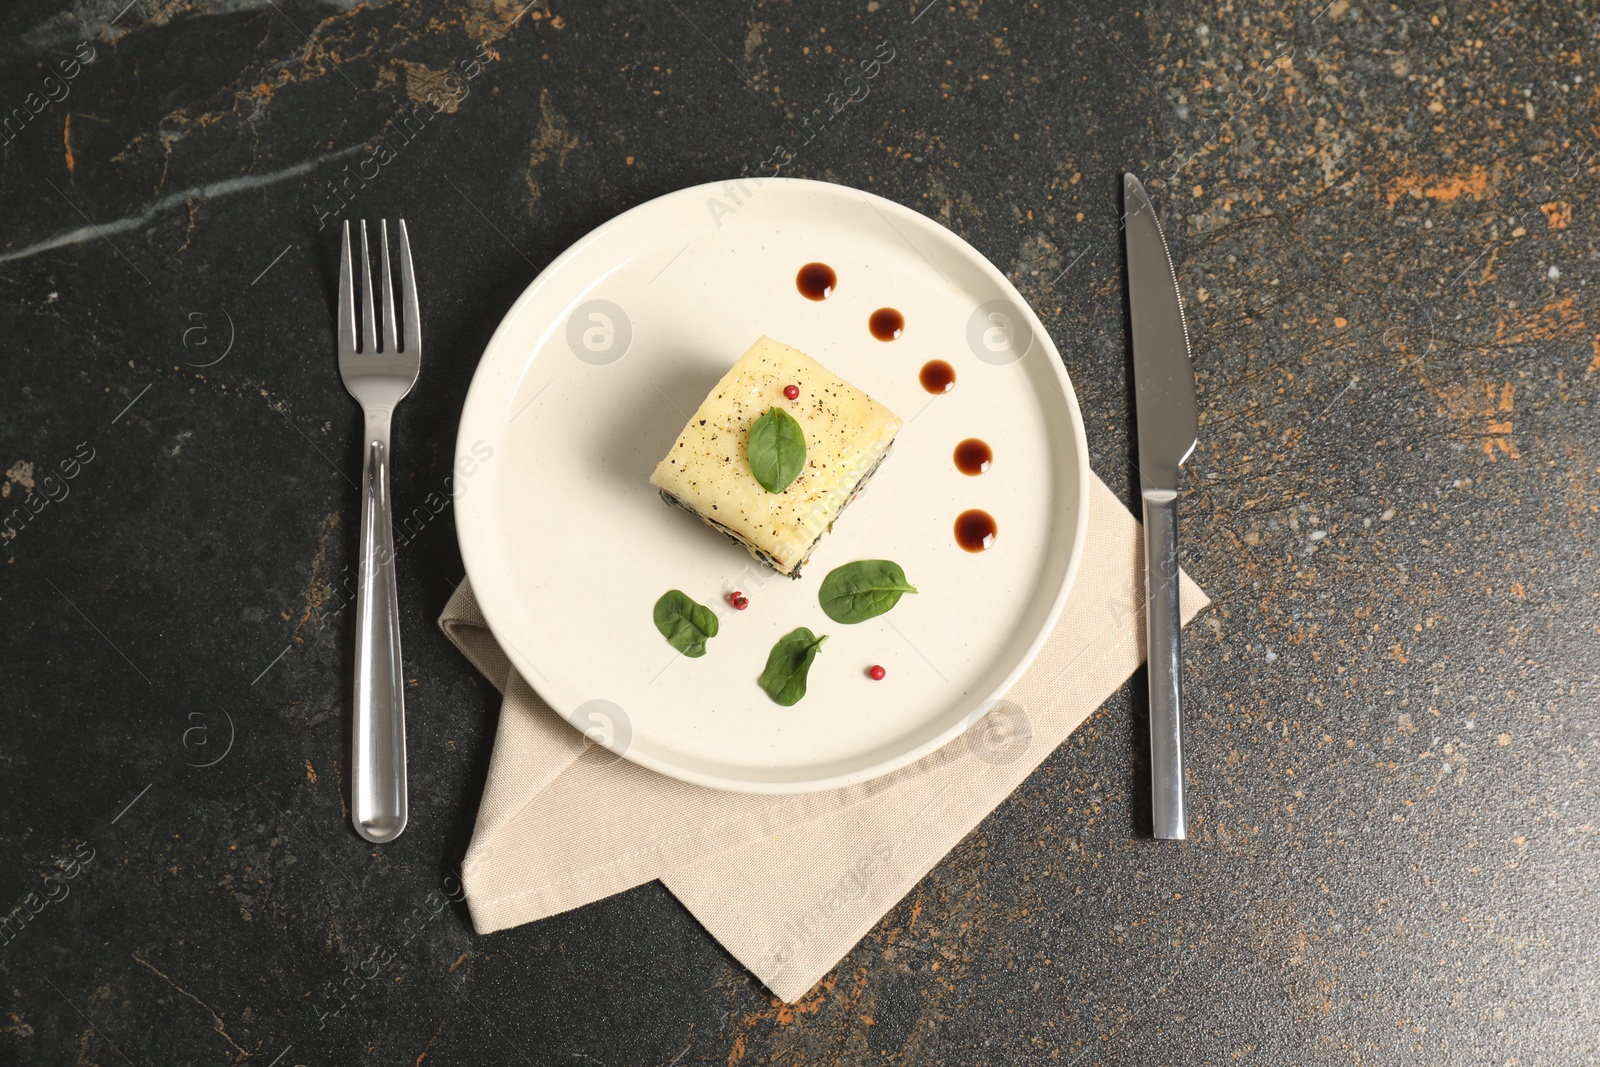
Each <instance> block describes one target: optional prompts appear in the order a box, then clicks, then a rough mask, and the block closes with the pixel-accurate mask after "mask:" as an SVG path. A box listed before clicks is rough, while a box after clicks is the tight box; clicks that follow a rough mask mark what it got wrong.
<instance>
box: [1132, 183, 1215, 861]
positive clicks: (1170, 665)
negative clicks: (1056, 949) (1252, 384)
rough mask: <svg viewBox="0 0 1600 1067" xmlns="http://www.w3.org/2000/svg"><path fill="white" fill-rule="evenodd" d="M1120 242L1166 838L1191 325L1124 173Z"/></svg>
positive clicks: (1176, 817)
mask: <svg viewBox="0 0 1600 1067" xmlns="http://www.w3.org/2000/svg"><path fill="white" fill-rule="evenodd" d="M1122 201H1123V242H1124V246H1125V249H1126V252H1127V257H1128V308H1129V311H1130V318H1131V320H1132V323H1133V376H1134V405H1135V422H1136V425H1137V428H1138V438H1139V495H1140V497H1141V500H1142V502H1143V504H1144V534H1145V626H1146V633H1147V636H1148V638H1149V644H1148V647H1149V664H1150V669H1149V676H1150V788H1151V801H1150V810H1151V821H1152V825H1153V829H1154V833H1155V836H1156V837H1157V838H1158V839H1161V840H1172V841H1181V840H1183V839H1184V838H1185V837H1186V836H1188V829H1187V818H1186V815H1185V810H1184V797H1183V715H1182V708H1183V652H1182V632H1183V620H1182V616H1181V614H1180V610H1179V604H1178V483H1179V476H1180V471H1181V468H1182V467H1183V464H1184V462H1185V461H1186V460H1187V459H1188V458H1189V455H1190V453H1192V452H1193V451H1194V447H1195V444H1196V442H1197V440H1198V437H1199V422H1200V415H1199V403H1198V401H1197V400H1196V397H1195V385H1194V364H1193V363H1192V361H1191V359H1190V354H1189V326H1188V323H1187V322H1186V321H1185V320H1184V315H1183V299H1182V297H1181V296H1180V295H1179V292H1178V279H1177V275H1176V272H1174V271H1173V269H1172V256H1171V254H1170V253H1169V252H1168V251H1167V241H1166V238H1165V237H1164V236H1162V233H1161V223H1160V220H1159V219H1158V218H1157V217H1156V210H1155V206H1154V205H1153V204H1151V203H1150V197H1149V195H1148V194H1147V193H1146V192H1145V190H1144V186H1143V185H1142V184H1140V182H1139V179H1138V178H1136V177H1134V176H1133V175H1132V174H1125V175H1123V181H1122Z"/></svg>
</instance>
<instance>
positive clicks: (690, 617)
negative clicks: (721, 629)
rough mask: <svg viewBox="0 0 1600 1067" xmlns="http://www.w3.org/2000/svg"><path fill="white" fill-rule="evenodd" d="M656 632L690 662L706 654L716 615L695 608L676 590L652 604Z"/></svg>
mask: <svg viewBox="0 0 1600 1067" xmlns="http://www.w3.org/2000/svg"><path fill="white" fill-rule="evenodd" d="M655 619H656V629H658V630H660V631H661V636H662V637H665V638H666V639H667V643H668V644H669V645H671V646H672V647H673V648H675V649H677V650H678V651H679V652H682V653H683V654H684V655H685V656H688V657H690V658H691V659H694V658H698V657H700V656H703V655H705V654H706V641H707V640H708V639H709V638H713V637H715V636H717V613H716V612H714V611H712V610H711V609H710V608H708V607H706V606H705V605H703V604H696V603H695V602H694V601H693V600H690V599H689V597H688V596H687V595H686V594H685V593H684V592H683V591H682V590H680V589H673V590H671V591H670V592H667V593H665V594H663V595H662V597H661V599H660V600H658V601H656V610H655Z"/></svg>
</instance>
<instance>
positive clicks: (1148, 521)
mask: <svg viewBox="0 0 1600 1067" xmlns="http://www.w3.org/2000/svg"><path fill="white" fill-rule="evenodd" d="M1141 496H1142V497H1143V499H1144V580H1145V627H1146V634H1147V635H1148V648H1149V661H1150V672H1149V674H1150V812H1151V817H1152V818H1151V821H1152V823H1153V825H1154V830H1155V836H1156V839H1157V840H1162V841H1182V840H1183V839H1184V838H1185V837H1187V836H1188V833H1187V825H1186V819H1185V817H1184V810H1183V719H1182V706H1183V647H1182V641H1183V617H1182V616H1181V615H1180V613H1179V608H1178V494H1177V493H1175V492H1173V491H1172V490H1170V489H1149V488H1147V489H1145V490H1144V491H1143V492H1142V494H1141Z"/></svg>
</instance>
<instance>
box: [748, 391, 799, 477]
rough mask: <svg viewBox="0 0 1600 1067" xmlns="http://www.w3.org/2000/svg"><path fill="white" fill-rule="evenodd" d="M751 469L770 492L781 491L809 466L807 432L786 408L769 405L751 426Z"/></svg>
mask: <svg viewBox="0 0 1600 1067" xmlns="http://www.w3.org/2000/svg"><path fill="white" fill-rule="evenodd" d="M744 451H745V455H746V456H748V457H749V459H750V471H751V473H753V474H754V475H755V476H756V481H758V482H760V483H761V488H763V489H765V490H766V491H767V492H769V493H781V492H783V491H784V490H785V489H787V488H789V484H790V483H791V482H793V481H794V480H795V479H796V478H798V477H800V472H801V471H803V470H805V466H806V434H805V431H804V430H802V429H801V428H800V424H799V423H798V422H795V421H794V417H793V416H791V415H790V414H789V413H788V412H787V411H784V410H783V409H782V408H768V409H767V413H766V414H765V415H763V416H761V417H760V418H759V419H757V420H756V421H755V423H754V424H753V425H752V426H751V427H750V440H749V441H748V442H747V443H746V444H745V449H744Z"/></svg>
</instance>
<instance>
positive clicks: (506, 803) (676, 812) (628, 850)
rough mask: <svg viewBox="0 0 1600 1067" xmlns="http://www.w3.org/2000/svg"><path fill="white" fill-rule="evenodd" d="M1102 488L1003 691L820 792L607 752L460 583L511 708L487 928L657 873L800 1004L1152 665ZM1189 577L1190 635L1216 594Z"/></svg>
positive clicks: (1136, 538)
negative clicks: (710, 775)
mask: <svg viewBox="0 0 1600 1067" xmlns="http://www.w3.org/2000/svg"><path fill="white" fill-rule="evenodd" d="M1091 481H1092V483H1093V484H1092V486H1091V489H1090V494H1089V536H1088V540H1087V544H1086V545H1085V549H1084V556H1083V560H1082V562H1081V564H1080V566H1079V569H1078V575H1077V580H1076V581H1075V583H1074V584H1073V588H1072V593H1071V595H1070V596H1069V598H1068V600H1067V604H1066V607H1065V609H1064V610H1063V611H1062V614H1061V617H1060V619H1059V620H1058V621H1057V622H1056V626H1055V629H1054V630H1053V631H1052V633H1051V636H1050V639H1049V641H1048V642H1047V643H1046V645H1045V647H1044V649H1043V651H1041V652H1040V654H1039V656H1038V658H1037V659H1036V660H1035V661H1034V662H1033V664H1032V665H1031V666H1030V667H1029V668H1028V670H1027V671H1026V672H1025V673H1024V674H1023V675H1022V677H1021V679H1020V680H1019V681H1018V682H1017V684H1016V685H1015V686H1014V687H1013V688H1012V689H1011V691H1010V692H1008V693H1007V694H1006V695H1005V697H1004V698H1003V699H1001V700H1000V701H999V702H997V703H996V704H995V705H994V706H993V707H992V708H991V709H990V710H989V711H988V713H987V714H986V715H985V716H984V717H983V718H982V719H980V720H978V721H977V722H975V723H974V724H973V726H972V727H971V728H970V729H968V730H967V731H966V732H965V733H964V734H962V735H961V736H960V737H958V738H956V739H955V740H954V741H952V742H950V743H949V744H947V745H945V746H944V747H943V748H941V749H939V750H938V751H936V752H934V753H932V754H931V755H929V756H926V757H924V758H923V759H921V760H919V761H917V762H916V763H914V764H911V765H910V766H908V767H904V768H902V769H900V770H898V771H895V772H893V773H891V774H887V775H884V776H882V777H880V778H875V779H873V780H872V781H869V782H863V783H860V784H858V785H853V786H849V787H846V788H843V789H835V790H830V791H827V792H822V793H803V794H797V795H792V796H769V795H764V794H750V793H729V792H724V791H721V790H716V789H707V788H704V787H702V786H696V785H690V784H688V783H686V782H680V781H678V780H677V779H674V778H668V777H666V776H665V775H661V774H657V773H655V772H653V771H648V770H645V769H644V768H642V767H639V766H637V765H635V764H633V763H630V762H628V761H627V760H625V759H620V758H618V757H617V756H616V755H615V754H614V753H612V752H611V751H610V750H608V749H606V748H604V747H603V746H598V745H595V744H594V743H593V742H590V741H589V740H587V739H586V738H585V737H584V736H583V735H582V734H581V733H579V732H578V731H577V730H576V729H574V728H573V727H572V726H571V725H569V724H568V723H567V722H566V720H564V719H562V718H561V717H560V716H559V715H557V714H556V713H555V712H553V711H551V710H550V708H549V707H548V706H546V704H545V703H544V701H543V700H541V699H540V698H539V696H538V694H536V693H535V692H534V691H533V690H532V688H530V687H529V686H528V684H527V682H525V681H523V680H522V678H521V676H519V675H518V674H517V673H516V671H515V670H514V669H513V668H512V666H511V662H510V660H509V659H507V657H506V655H505V653H504V652H503V651H502V650H501V649H500V646H499V645H498V644H496V642H495V639H494V637H493V636H492V635H491V634H490V633H489V627H488V624H487V622H486V621H485V620H484V617H483V613H482V612H481V611H480V610H479V609H478V605H477V602H476V601H475V600H474V599H473V595H472V589H471V587H470V586H469V585H468V584H467V583H466V582H462V584H461V586H460V587H459V588H458V589H457V590H456V593H455V595H454V596H452V597H451V598H450V602H449V604H448V605H446V607H445V610H444V614H443V616H441V618H440V620H439V624H440V626H441V627H442V628H443V629H444V632H445V634H446V635H447V636H448V637H449V638H450V640H451V641H453V642H454V643H455V645H456V646H457V647H458V648H460V649H461V651H462V652H463V653H465V654H466V656H467V658H468V659H470V660H471V661H472V662H473V664H475V665H476V666H477V668H478V669H479V670H480V671H482V672H483V673H484V675H485V676H486V677H487V678H488V679H489V680H490V681H491V682H493V683H494V685H495V686H496V688H498V689H499V690H500V692H501V693H502V695H503V697H504V702H503V704H502V705H501V709H500V724H499V728H498V731H497V732H496V735H495V741H494V753H493V755H492V756H491V758H490V763H489V778H488V782H487V784H486V785H485V787H484V794H483V801H482V804H481V806H480V807H479V809H478V820H477V825H476V826H475V828H474V829H473V833H472V842H471V844H470V845H469V846H468V848H467V855H466V859H465V861H464V863H463V864H462V884H463V886H464V887H465V890H466V899H467V904H468V907H469V909H470V911H471V914H472V922H473V925H474V926H475V927H476V928H477V930H478V932H479V933H489V932H491V931H494V930H503V929H505V928H507V927H510V926H517V925H520V924H522V923H527V922H532V921H534V920H535V919H542V918H544V917H546V916H549V915H554V914H556V913H558V912H562V911H566V910H567V909H569V908H576V907H578V906H580V905H583V904H587V903H589V902H590V901H594V900H599V899H601V898H602V897H607V896H610V895H611V894H613V893H618V892H621V891H622V890H624V889H629V888H631V887H633V886H636V885H640V884H642V883H644V882H648V881H650V880H652V879H656V878H659V879H660V880H661V881H662V882H663V883H664V884H665V885H666V887H667V888H668V889H669V890H670V891H671V892H672V893H673V895H674V896H676V897H677V898H678V899H679V900H680V901H682V902H683V904H684V905H685V906H686V907H687V908H688V909H689V910H690V911H691V912H692V913H694V915H695V917H696V918H697V919H699V920H700V922H701V923H702V924H703V925H704V926H705V928H706V929H707V930H709V931H710V932H711V934H712V936H713V937H715V938H716V939H717V940H718V941H720V942H721V943H722V945H723V946H724V947H725V948H727V950H728V951H729V952H731V953H732V954H733V955H734V956H735V957H737V958H738V960H739V961H740V962H741V963H743V964H744V965H745V966H746V967H748V968H749V969H750V970H751V971H752V972H753V973H754V974H755V975H756V977H758V978H760V979H761V981H762V982H763V983H765V984H766V986H767V988H768V989H770V990H771V991H772V992H773V993H775V994H776V995H777V996H778V997H780V998H781V999H783V1000H785V1001H788V1002H791V1003H792V1002H793V1001H796V1000H798V999H799V998H800V997H802V996H804V995H805V994H806V993H807V992H808V991H809V990H810V989H811V988H812V987H813V986H814V985H816V983H817V982H818V981H819V980H820V979H821V978H823V977H824V976H825V975H826V974H827V973H828V971H829V970H831V969H832V968H833V966H834V965H835V964H836V963H838V962H839V960H840V959H841V958H842V957H843V956H844V954H845V953H846V952H848V951H849V950H850V949H851V947H853V946H854V945H855V943H856V942H857V941H859V940H860V939H861V938H862V936H864V935H865V934H866V933H867V931H868V930H870V929H871V928H872V927H873V926H874V925H875V924H876V923H877V922H878V920H879V919H881V918H882V917H883V915H884V914H885V913H886V912H887V911H888V910H889V909H890V908H891V907H893V906H894V904H895V903H896V902H897V901H899V900H900V898H901V897H903V896H904V895H905V894H906V893H907V892H909V891H910V889H911V888H912V887H913V886H914V885H916V883H917V882H918V880H920V879H921V878H922V876H923V875H924V874H926V873H927V872H928V871H929V870H931V869H932V868H933V865H934V864H936V863H937V862H938V861H939V860H940V858H941V857H943V856H944V855H945V853H946V852H948V851H949V850H950V849H951V848H952V847H953V846H954V845H955V844H956V842H958V841H960V840H961V839H962V838H963V837H965V836H966V835H967V834H968V833H969V832H971V830H972V829H973V827H975V826H976V825H977V824H978V823H979V822H980V821H981V820H982V819H983V817H984V816H985V815H987V814H989V812H991V811H993V810H994V809H995V808H996V807H997V806H998V805H999V804H1000V802H1001V801H1003V800H1005V798H1006V797H1007V796H1009V795H1010V794H1011V792H1012V791H1013V790H1015V789H1016V787H1017V786H1018V785H1019V784H1021V782H1022V780H1023V779H1024V778H1026V777H1027V776H1028V775H1029V774H1030V773H1032V771H1033V770H1034V768H1035V767H1037V766H1038V765H1039V764H1040V763H1042V762H1043V761H1044V759H1045V757H1047V756H1048V755H1049V754H1050V753H1051V752H1052V751H1054V749H1055V748H1056V746H1057V745H1059V744H1060V743H1061V742H1062V741H1063V740H1065V739H1066V737H1067V735H1068V734H1070V733H1071V732H1072V731H1073V730H1074V729H1076V728H1077V727H1078V725H1079V724H1081V723H1082V722H1083V721H1084V720H1085V719H1087V718H1088V717H1089V716H1090V715H1091V714H1093V712H1094V711H1095V710H1096V709H1097V708H1098V707H1099V706H1100V705H1101V704H1102V703H1104V702H1105V700H1106V699H1107V698H1108V697H1110V696H1111V694H1113V693H1114V692H1116V691H1117V689H1119V688H1120V687H1121V686H1122V683H1123V682H1125V681H1126V680H1127V679H1128V676H1129V675H1130V674H1132V673H1133V672H1134V671H1135V670H1136V669H1137V668H1138V666H1139V664H1140V663H1142V662H1144V658H1145V633H1144V580H1143V567H1142V563H1143V556H1142V548H1141V544H1142V535H1141V532H1140V524H1139V522H1138V521H1137V520H1136V519H1135V518H1134V517H1133V516H1132V515H1131V514H1129V513H1128V510H1127V509H1126V508H1125V507H1123V506H1122V503H1121V502H1120V501H1119V500H1117V498H1116V496H1115V495H1114V494H1113V493H1112V492H1111V490H1110V489H1109V488H1107V487H1106V485H1105V483H1104V482H1102V481H1101V480H1100V479H1099V478H1098V477H1095V476H1093V475H1091ZM1180 581H1181V591H1180V603H1181V605H1182V609H1183V621H1184V623H1185V624H1186V625H1187V624H1188V622H1189V621H1190V620H1191V619H1192V618H1193V617H1194V616H1195V615H1196V614H1197V613H1198V612H1199V611H1200V610H1201V609H1202V608H1204V607H1205V606H1206V605H1207V604H1209V603H1210V601H1209V600H1208V599H1207V597H1206V595H1205V594H1204V593H1203V592H1201V590H1200V587H1199V586H1197V585H1195V583H1194V582H1193V581H1192V580H1190V578H1189V576H1188V575H1187V574H1184V575H1182V576H1181V579H1180Z"/></svg>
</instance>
